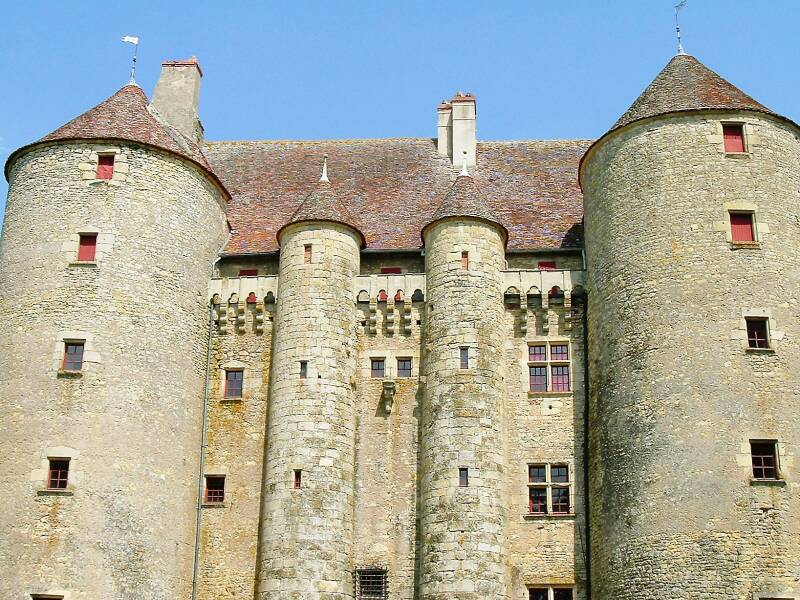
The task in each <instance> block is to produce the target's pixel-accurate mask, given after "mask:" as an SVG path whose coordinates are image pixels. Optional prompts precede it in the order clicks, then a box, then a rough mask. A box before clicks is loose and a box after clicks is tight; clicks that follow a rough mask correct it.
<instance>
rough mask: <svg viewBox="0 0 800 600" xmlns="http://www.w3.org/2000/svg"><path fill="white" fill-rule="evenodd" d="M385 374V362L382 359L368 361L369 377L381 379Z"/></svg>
mask: <svg viewBox="0 0 800 600" xmlns="http://www.w3.org/2000/svg"><path fill="white" fill-rule="evenodd" d="M385 373H386V361H385V360H384V359H383V358H373V359H372V360H371V361H370V375H371V376H372V377H379V378H383V376H384V375H385Z"/></svg>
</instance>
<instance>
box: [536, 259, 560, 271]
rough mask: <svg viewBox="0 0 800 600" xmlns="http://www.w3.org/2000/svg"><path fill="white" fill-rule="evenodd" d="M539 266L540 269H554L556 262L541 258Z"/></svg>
mask: <svg viewBox="0 0 800 600" xmlns="http://www.w3.org/2000/svg"><path fill="white" fill-rule="evenodd" d="M538 266H539V270H540V271H554V270H555V268H556V263H555V261H552V260H540V261H539V265H538Z"/></svg>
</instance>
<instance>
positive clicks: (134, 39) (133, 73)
mask: <svg viewBox="0 0 800 600" xmlns="http://www.w3.org/2000/svg"><path fill="white" fill-rule="evenodd" d="M122 41H123V42H127V43H128V44H133V60H132V61H131V78H130V80H128V85H137V83H136V53H137V52H138V51H139V37H138V36H135V35H125V36H122Z"/></svg>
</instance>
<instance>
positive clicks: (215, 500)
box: [205, 475, 225, 504]
mask: <svg viewBox="0 0 800 600" xmlns="http://www.w3.org/2000/svg"><path fill="white" fill-rule="evenodd" d="M205 498H206V500H205V501H206V503H207V504H221V503H222V502H225V475H206V494H205Z"/></svg>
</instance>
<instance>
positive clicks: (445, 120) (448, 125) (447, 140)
mask: <svg viewBox="0 0 800 600" xmlns="http://www.w3.org/2000/svg"><path fill="white" fill-rule="evenodd" d="M436 116H437V118H438V130H437V133H438V135H437V140H436V149H437V150H438V151H439V154H441V155H442V156H449V157H450V159H451V160H452V158H453V105H452V104H450V103H449V102H446V101H444V100H442V102H441V104H439V106H437V107H436Z"/></svg>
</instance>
